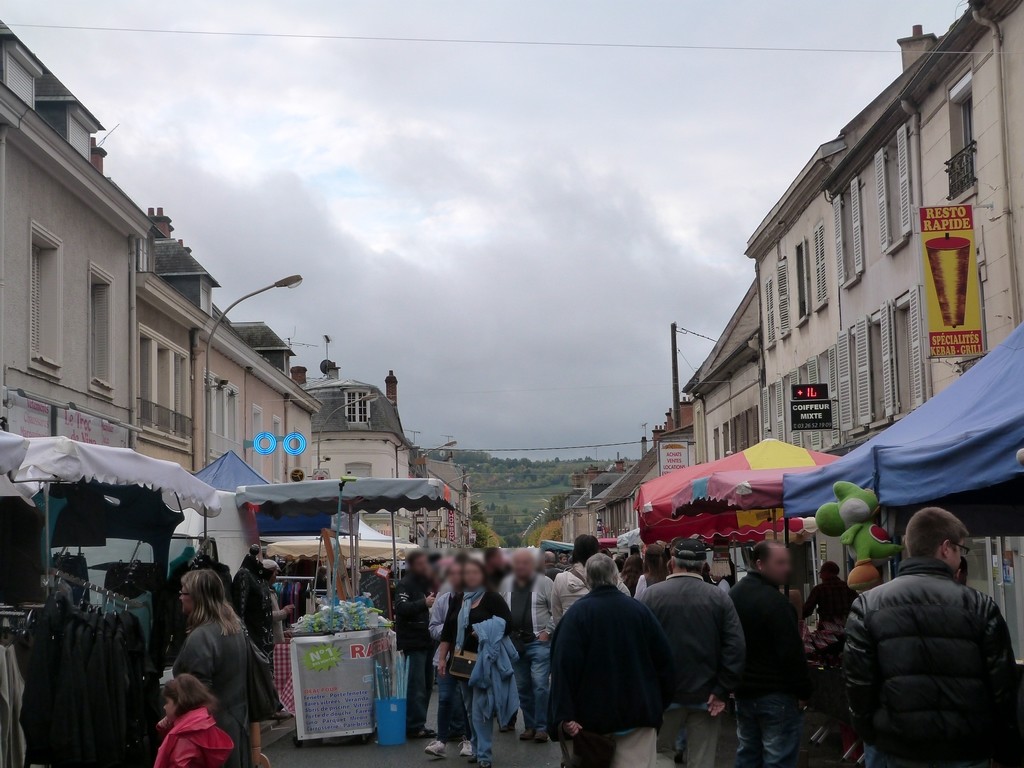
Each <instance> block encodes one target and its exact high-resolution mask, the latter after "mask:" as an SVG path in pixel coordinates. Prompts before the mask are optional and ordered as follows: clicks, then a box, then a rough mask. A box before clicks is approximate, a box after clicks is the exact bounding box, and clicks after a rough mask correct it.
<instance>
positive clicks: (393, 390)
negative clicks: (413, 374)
mask: <svg viewBox="0 0 1024 768" xmlns="http://www.w3.org/2000/svg"><path fill="white" fill-rule="evenodd" d="M384 396H385V397H386V398H387V399H388V400H390V401H391V402H392V403H394V404H395V405H396V406H397V405H398V377H397V376H395V372H394V371H388V375H387V378H385V379H384Z"/></svg>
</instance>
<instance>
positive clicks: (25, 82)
mask: <svg viewBox="0 0 1024 768" xmlns="http://www.w3.org/2000/svg"><path fill="white" fill-rule="evenodd" d="M4 65H5V66H6V68H7V77H6V78H5V83H6V85H7V87H8V88H10V89H11V90H12V91H14V95H15V96H17V97H18V98H19V99H21V100H22V101H24V102H25V103H26V104H28V105H29V107H34V106H35V101H36V79H35V78H34V77H32V73H31V72H29V71H28V70H27V69H26V68H25V65H24V64H22V63H21V62H20V61H18V60H17V59H16V58H15V57H14V56H13V55H12V54H10V53H8V54H7V55H6V56H5V57H4Z"/></svg>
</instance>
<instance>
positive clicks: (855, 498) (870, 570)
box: [814, 481, 903, 592]
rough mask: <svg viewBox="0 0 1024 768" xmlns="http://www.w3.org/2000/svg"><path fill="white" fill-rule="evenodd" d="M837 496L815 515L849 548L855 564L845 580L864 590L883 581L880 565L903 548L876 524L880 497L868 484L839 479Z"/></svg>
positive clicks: (820, 526)
mask: <svg viewBox="0 0 1024 768" xmlns="http://www.w3.org/2000/svg"><path fill="white" fill-rule="evenodd" d="M832 491H833V492H834V493H835V496H836V500H835V501H830V502H829V503H828V504H823V505H822V506H821V507H819V508H818V512H817V514H815V516H814V519H815V520H816V521H817V523H818V530H819V531H821V532H822V533H823V534H825V535H826V536H837V537H839V540H840V541H841V542H842V543H843V545H844V546H846V547H847V548H848V550H849V551H850V553H851V556H852V557H853V558H854V560H855V561H856V564H855V566H854V568H853V570H852V571H850V575H849V576H848V577H847V579H846V583H847V584H849V585H850V588H851V589H853V590H855V591H857V592H865V591H867V590H869V589H871V588H872V587H877V586H878V585H879V584H881V583H882V573H881V571H879V569H878V568H879V566H881V565H884V564H885V561H886V560H888V559H889V558H890V557H894V556H896V555H898V554H899V553H900V552H902V551H903V547H901V546H900V545H899V544H893V543H892V542H891V541H890V540H889V534H888V533H886V531H885V529H884V528H882V527H881V526H879V525H877V524H876V521H877V517H878V506H879V505H878V497H877V496H876V495H875V492H874V491H872V490H871V489H869V488H859V487H858V486H856V485H854V484H853V483H846V482H842V481H841V482H838V483H836V484H835V485H833V486H832Z"/></svg>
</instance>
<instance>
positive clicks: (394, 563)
mask: <svg viewBox="0 0 1024 768" xmlns="http://www.w3.org/2000/svg"><path fill="white" fill-rule="evenodd" d="M391 578H392V580H393V581H394V585H395V586H396V587H397V586H398V540H397V539H396V537H395V510H393V509H392V510H391Z"/></svg>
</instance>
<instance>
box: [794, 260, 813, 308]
mask: <svg viewBox="0 0 1024 768" xmlns="http://www.w3.org/2000/svg"><path fill="white" fill-rule="evenodd" d="M807 251H808V248H807V242H806V241H803V242H800V243H798V244H797V246H796V259H795V261H796V296H797V310H798V311H799V313H800V319H801V320H802V319H803V318H805V317H807V316H808V315H809V314H810V313H811V284H810V276H811V270H810V265H809V264H808V263H807V257H808V252H807Z"/></svg>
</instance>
